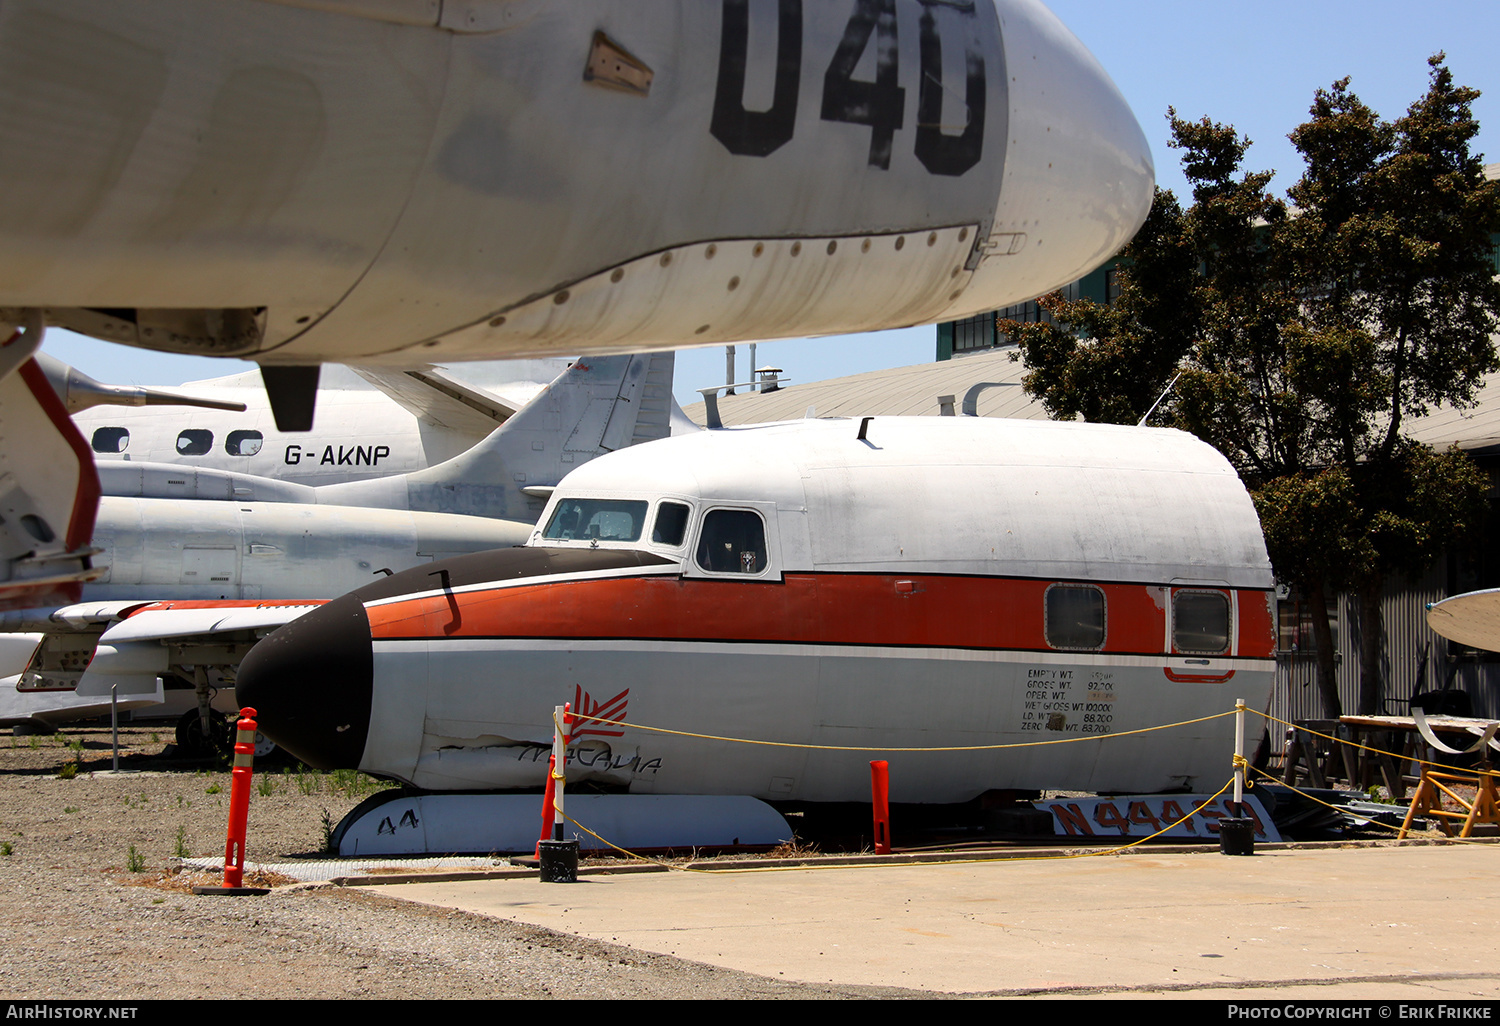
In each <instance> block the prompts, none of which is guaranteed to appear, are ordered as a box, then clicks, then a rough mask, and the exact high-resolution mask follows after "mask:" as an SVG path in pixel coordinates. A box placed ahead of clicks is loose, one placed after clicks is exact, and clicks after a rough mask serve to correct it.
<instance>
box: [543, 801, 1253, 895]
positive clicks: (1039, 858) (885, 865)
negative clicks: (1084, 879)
mask: <svg viewBox="0 0 1500 1026" xmlns="http://www.w3.org/2000/svg"><path fill="white" fill-rule="evenodd" d="M1233 786H1234V780H1233V778H1231V779H1230V781H1229V782H1228V783H1227V784H1225V785H1224V786H1223V787H1221V788H1219V790H1218V791H1216V792H1215V793H1214V794H1213V795H1212V796H1211V797H1209V798H1208V799H1207V800H1206V801H1204V802H1203V803H1202V804H1201V805H1199V806H1198V807H1196V808H1195V809H1193V811H1192V812H1189V813H1188V814H1187V815H1185V816H1183V817H1182V818H1181V819H1179V820H1177V821H1176V822H1174V823H1168V824H1167V825H1166V826H1164V827H1162V828H1161V829H1160V830H1158V831H1156V832H1155V833H1154V834H1147V835H1146V836H1145V837H1141V838H1137V839H1136V840H1133V841H1131V842H1130V843H1129V844H1121V845H1117V846H1115V847H1113V848H1100V849H1097V850H1093V851H1079V852H1066V853H1063V854H1060V855H1015V856H1009V857H1005V858H971V859H923V860H921V861H912V862H875V863H870V864H868V865H863V866H861V865H854V866H851V865H848V864H838V865H833V864H824V865H818V864H816V863H812V864H802V865H796V866H733V867H729V868H725V869H708V868H703V867H699V866H678V865H673V864H672V863H670V862H663V861H662V860H660V859H653V858H651V857H650V856H647V855H641V854H638V853H636V852H633V851H631V850H630V849H628V848H622V847H620V846H619V845H618V844H615V843H614V842H613V841H611V840H609V839H608V838H605V837H601V836H600V835H598V834H596V833H594V831H592V830H590V829H589V828H588V827H586V826H584V825H583V824H582V823H580V822H578V821H577V820H576V819H574V818H573V817H571V816H569V815H567V814H566V813H564V814H563V819H565V820H567V821H568V822H569V823H571V824H572V825H573V826H575V827H577V828H578V829H579V830H582V831H583V832H584V833H586V834H588V835H589V836H590V837H592V838H594V839H595V840H596V841H599V842H601V843H603V844H606V845H608V846H609V847H611V848H613V849H614V850H615V851H617V852H620V853H621V854H622V855H628V856H629V857H630V858H633V859H636V860H637V861H640V862H647V863H650V864H651V865H654V866H661V867H662V868H663V869H666V870H669V871H672V872H676V873H790V872H795V871H798V870H804V869H889V868H892V867H898V866H963V865H980V864H983V863H988V862H1050V861H1056V860H1059V859H1091V858H1100V857H1103V856H1105V855H1118V854H1119V853H1120V852H1122V851H1129V850H1130V849H1131V848H1135V847H1137V846H1139V845H1142V844H1145V843H1146V842H1147V841H1150V840H1153V839H1154V838H1157V837H1160V836H1161V835H1162V834H1164V833H1166V832H1167V831H1169V830H1172V829H1173V828H1175V827H1177V826H1180V825H1181V824H1183V823H1186V822H1187V821H1188V820H1190V819H1192V818H1193V817H1194V816H1196V815H1198V814H1199V813H1201V812H1202V811H1203V810H1204V809H1206V808H1208V807H1209V806H1211V805H1213V803H1214V802H1215V801H1217V800H1218V799H1219V798H1220V797H1221V796H1222V795H1223V794H1224V792H1226V791H1228V790H1229V789H1230V788H1231V787H1233Z"/></svg>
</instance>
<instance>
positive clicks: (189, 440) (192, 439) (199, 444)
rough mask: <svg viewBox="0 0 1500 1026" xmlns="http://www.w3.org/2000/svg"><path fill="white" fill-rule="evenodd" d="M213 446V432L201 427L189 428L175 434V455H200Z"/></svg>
mask: <svg viewBox="0 0 1500 1026" xmlns="http://www.w3.org/2000/svg"><path fill="white" fill-rule="evenodd" d="M213 447H214V433H213V432H212V431H204V430H202V429H201V428H189V429H188V430H186V431H184V432H182V434H180V435H178V436H177V455H179V456H202V455H203V454H204V453H206V452H208V450H210V449H212V448H213Z"/></svg>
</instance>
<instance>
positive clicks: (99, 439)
mask: <svg viewBox="0 0 1500 1026" xmlns="http://www.w3.org/2000/svg"><path fill="white" fill-rule="evenodd" d="M90 444H91V445H92V446H93V447H94V451H95V452H124V451H125V449H126V448H127V447H128V446H129V445H130V430H129V429H128V428H122V427H102V428H97V429H95V431H94V437H93V439H92V440H91V441H90Z"/></svg>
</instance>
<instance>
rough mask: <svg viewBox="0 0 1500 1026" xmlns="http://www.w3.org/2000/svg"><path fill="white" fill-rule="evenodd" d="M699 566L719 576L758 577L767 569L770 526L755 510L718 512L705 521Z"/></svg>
mask: <svg viewBox="0 0 1500 1026" xmlns="http://www.w3.org/2000/svg"><path fill="white" fill-rule="evenodd" d="M698 565H699V566H700V567H702V568H703V569H704V570H707V571H709V572H710V573H716V574H758V573H760V572H761V571H762V570H764V569H765V568H766V525H765V523H764V522H763V521H762V520H761V519H760V514H759V513H756V512H754V511H752V510H739V509H716V510H713V511H711V512H710V513H709V514H708V516H706V517H704V518H703V534H702V537H700V538H699V539H698Z"/></svg>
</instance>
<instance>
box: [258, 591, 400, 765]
mask: <svg viewBox="0 0 1500 1026" xmlns="http://www.w3.org/2000/svg"><path fill="white" fill-rule="evenodd" d="M373 667H374V656H373V650H372V648H371V645H370V620H369V617H368V616H366V615H365V607H364V603H363V602H361V601H360V600H359V599H357V598H355V597H354V596H352V595H345V596H344V597H343V598H340V599H335V600H334V601H332V602H330V603H328V604H327V605H326V606H323V607H322V608H320V609H315V610H313V611H312V612H311V613H307V614H305V615H303V616H299V617H298V618H297V619H295V620H293V621H292V622H291V623H289V624H287V625H286V626H285V627H282V628H280V629H278V630H276V631H274V632H272V633H271V634H269V635H267V636H266V637H265V638H262V639H261V640H260V641H259V642H257V643H256V645H255V647H254V648H252V649H251V650H250V652H249V654H248V655H246V656H245V659H244V661H243V662H241V663H240V670H239V675H238V677H237V679H236V684H235V699H236V701H238V702H239V704H240V706H241V707H242V708H243V707H244V706H247V705H248V706H252V707H253V708H254V709H255V711H256V719H257V721H258V723H259V726H260V729H261V730H262V731H263V732H264V733H265V734H266V736H268V737H270V738H271V739H272V740H274V741H275V742H276V743H277V744H278V745H280V746H281V747H283V748H285V749H286V750H287V751H288V752H290V753H291V754H292V755H294V756H296V757H297V758H298V759H301V760H302V761H303V762H305V763H307V764H308V765H309V766H312V767H315V768H316V769H324V770H331V769H357V768H358V767H359V762H360V759H361V757H362V756H363V755H364V752H365V737H366V735H367V734H368V733H369V729H370V693H371V682H372V679H373Z"/></svg>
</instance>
